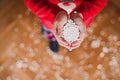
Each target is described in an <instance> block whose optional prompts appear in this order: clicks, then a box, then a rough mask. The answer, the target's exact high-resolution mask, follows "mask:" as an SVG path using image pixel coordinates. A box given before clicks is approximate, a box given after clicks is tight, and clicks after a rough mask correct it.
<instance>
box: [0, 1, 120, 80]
mask: <svg viewBox="0 0 120 80" xmlns="http://www.w3.org/2000/svg"><path fill="white" fill-rule="evenodd" d="M118 3H120V2H119V0H115V2H114V0H110V1H109V3H108V6H107V7H106V8H105V9H104V10H103V11H102V12H101V13H100V14H99V15H98V16H97V17H96V18H95V20H94V21H93V23H92V24H91V27H90V28H88V29H87V34H86V38H85V40H84V42H83V43H82V44H81V46H80V47H79V48H78V49H76V50H74V51H73V52H68V51H67V50H66V49H65V48H63V47H60V51H59V53H58V54H57V55H54V54H53V53H52V52H50V50H49V48H48V41H47V40H46V39H45V38H44V36H43V35H42V33H41V28H40V23H39V19H38V18H37V17H35V16H34V15H33V14H32V13H31V12H30V11H29V10H28V9H27V8H26V7H25V5H24V4H23V2H22V0H12V1H11V0H0V80H120V6H119V4H118Z"/></svg>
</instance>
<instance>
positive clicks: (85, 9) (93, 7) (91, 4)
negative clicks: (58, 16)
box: [76, 0, 107, 27]
mask: <svg viewBox="0 0 120 80" xmlns="http://www.w3.org/2000/svg"><path fill="white" fill-rule="evenodd" d="M106 4H107V0H83V2H82V4H81V5H80V6H79V7H78V8H77V9H76V11H78V12H80V13H82V15H83V20H84V22H85V24H86V26H87V27H88V26H89V25H90V23H91V22H92V20H93V18H94V17H95V16H96V15H97V14H98V13H99V12H100V11H101V10H102V9H103V8H104V7H105V6H106Z"/></svg>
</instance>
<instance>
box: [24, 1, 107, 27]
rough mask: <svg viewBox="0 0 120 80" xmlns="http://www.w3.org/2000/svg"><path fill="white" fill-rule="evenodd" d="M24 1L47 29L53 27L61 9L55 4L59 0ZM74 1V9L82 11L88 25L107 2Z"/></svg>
mask: <svg viewBox="0 0 120 80" xmlns="http://www.w3.org/2000/svg"><path fill="white" fill-rule="evenodd" d="M24 2H25V4H26V5H27V7H28V8H29V9H30V10H31V11H32V12H33V13H34V14H36V15H37V16H38V17H39V18H40V20H41V22H42V23H43V24H44V25H45V26H46V27H47V28H48V29H51V28H52V27H53V23H54V19H55V16H56V14H57V13H58V12H59V11H60V10H62V9H61V8H59V7H58V6H57V4H58V3H59V2H60V0H24ZM75 3H76V5H77V6H76V8H75V9H74V11H77V12H80V13H82V15H83V20H84V22H85V24H86V26H87V27H88V26H89V25H90V23H91V22H92V20H93V18H94V17H95V16H96V15H97V14H98V13H99V12H100V11H101V10H102V9H103V8H104V6H105V5H106V4H107V0H75Z"/></svg>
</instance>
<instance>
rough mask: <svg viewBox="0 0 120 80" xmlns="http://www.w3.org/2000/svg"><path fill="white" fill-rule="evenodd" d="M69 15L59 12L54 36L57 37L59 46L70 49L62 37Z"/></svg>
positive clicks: (55, 22)
mask: <svg viewBox="0 0 120 80" xmlns="http://www.w3.org/2000/svg"><path fill="white" fill-rule="evenodd" d="M67 20H68V15H67V13H66V12H63V11H61V12H59V13H58V14H57V16H56V18H55V21H54V27H53V30H52V32H53V34H54V35H55V37H56V39H57V41H58V43H59V45H61V46H63V47H65V48H67V49H69V48H70V47H69V46H68V43H67V42H66V41H65V40H64V39H63V38H62V37H61V36H62V32H63V31H62V29H63V27H64V25H65V24H66V23H67Z"/></svg>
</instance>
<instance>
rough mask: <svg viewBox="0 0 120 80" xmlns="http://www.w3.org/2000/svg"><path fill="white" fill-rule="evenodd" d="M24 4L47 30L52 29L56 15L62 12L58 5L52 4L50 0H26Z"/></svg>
mask: <svg viewBox="0 0 120 80" xmlns="http://www.w3.org/2000/svg"><path fill="white" fill-rule="evenodd" d="M24 2H25V4H26V6H27V7H28V8H29V9H30V10H31V11H32V12H33V13H34V14H35V15H37V16H38V17H39V18H40V20H41V22H42V23H43V24H44V25H45V26H46V27H47V28H52V26H53V22H54V18H55V15H56V14H57V13H58V12H59V10H60V8H59V7H58V6H57V5H56V4H52V3H50V2H49V1H48V0H24Z"/></svg>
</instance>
